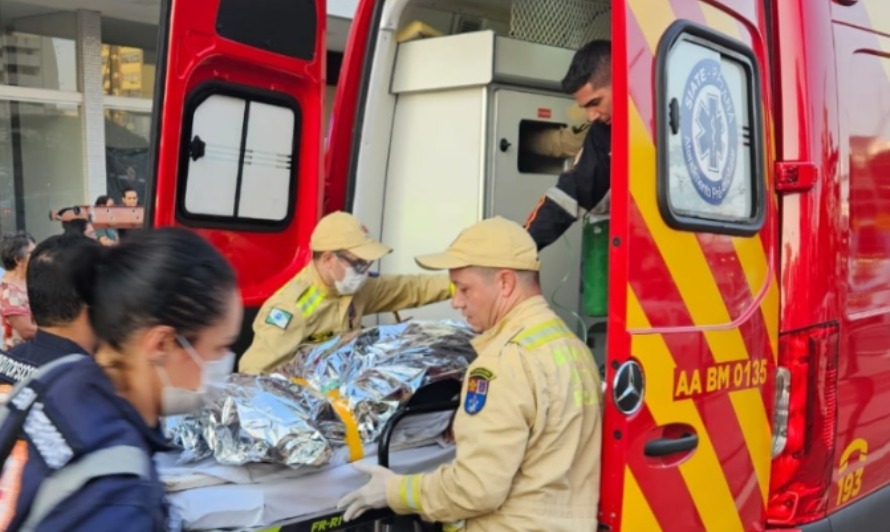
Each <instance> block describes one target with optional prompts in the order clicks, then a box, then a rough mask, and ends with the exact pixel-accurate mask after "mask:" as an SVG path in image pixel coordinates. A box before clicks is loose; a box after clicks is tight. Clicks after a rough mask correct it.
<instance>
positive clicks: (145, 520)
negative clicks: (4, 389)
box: [0, 353, 170, 532]
mask: <svg viewBox="0 0 890 532" xmlns="http://www.w3.org/2000/svg"><path fill="white" fill-rule="evenodd" d="M32 354H34V353H32ZM66 354H67V353H66ZM35 362H36V360H35ZM56 371H61V372H63V373H62V374H60V375H59V376H58V378H57V380H55V381H54V382H53V383H52V385H51V386H49V387H48V390H47V391H45V392H44V394H43V395H42V396H40V397H39V398H38V400H37V402H36V403H35V404H34V407H33V408H32V411H31V413H30V415H29V422H31V425H30V428H29V425H28V423H26V425H25V429H23V438H24V442H22V441H20V442H19V446H20V448H18V449H17V451H14V452H13V455H12V456H11V458H14V457H15V456H16V452H18V453H19V456H20V457H21V456H22V452H23V448H22V447H23V446H25V445H26V449H27V455H26V456H25V460H24V467H23V468H16V467H12V468H10V467H7V468H6V471H5V472H4V475H14V478H4V479H3V483H4V484H5V483H6V482H11V483H12V485H13V486H18V494H17V497H15V496H13V497H6V496H5V500H3V501H0V515H2V514H3V513H4V512H5V511H9V510H11V509H12V508H11V507H10V506H11V505H12V503H15V515H14V517H13V519H12V523H11V529H13V530H14V529H15V528H17V527H19V526H21V524H22V523H23V522H24V521H25V519H26V514H27V510H28V508H30V506H31V504H32V502H33V499H34V495H35V493H36V491H37V488H38V487H39V486H40V483H41V482H42V481H43V480H44V479H45V478H46V477H47V476H49V475H50V474H52V473H53V471H55V470H56V469H57V468H59V467H63V466H64V464H68V463H72V462H74V461H77V460H78V459H79V458H81V457H82V456H84V455H86V454H89V453H91V452H95V451H97V450H99V449H104V448H108V447H112V446H117V445H128V446H134V447H137V448H139V449H142V450H143V451H145V453H146V456H147V457H150V456H151V455H152V454H154V453H155V452H158V451H165V450H168V449H169V447H168V446H167V443H166V441H165V440H164V438H163V437H162V435H161V432H160V431H159V430H158V429H156V428H152V427H150V426H149V425H148V424H147V423H146V422H145V421H144V420H143V419H142V417H141V416H140V415H139V413H138V412H136V410H135V408H133V406H132V405H131V404H130V403H129V402H127V401H126V400H124V399H122V398H121V397H120V396H119V395H118V394H117V393H116V391H115V389H114V387H113V385H112V383H111V381H110V380H109V379H108V377H107V376H106V375H105V372H104V371H103V370H102V368H100V367H99V365H98V364H96V362H95V361H94V360H93V359H92V358H86V359H83V360H79V361H77V362H74V363H72V364H67V365H64V366H62V367H60V368H58V369H57V370H56ZM35 410H37V411H38V412H39V415H36V416H35ZM30 416H34V417H33V419H31V418H30ZM60 464H61V465H60ZM7 465H9V464H8V463H7ZM10 495H16V494H14V493H11V494H10ZM7 515H8V514H7ZM168 515H169V513H168V507H167V503H166V500H165V497H164V486H163V484H162V483H161V482H160V480H159V478H158V474H157V471H156V470H155V469H154V467H152V472H151V480H150V481H146V480H143V479H140V478H139V477H136V476H124V475H117V476H106V477H100V478H98V479H95V480H93V481H91V482H90V483H88V484H87V485H86V486H84V487H83V489H81V490H79V491H77V492H76V493H74V494H73V495H72V496H70V497H69V498H68V499H66V500H65V501H63V502H62V503H60V504H59V505H58V506H57V507H56V508H55V509H54V510H53V511H52V513H50V514H49V515H48V516H47V517H46V519H44V521H43V522H42V523H40V525H39V526H38V529H37V530H38V532H43V531H45V532H50V531H52V532H56V531H60V530H65V531H87V530H89V531H100V530H103V531H104V530H127V531H134V532H141V531H152V532H153V531H159V532H160V531H162V530H168V525H169V524H170V523H168Z"/></svg>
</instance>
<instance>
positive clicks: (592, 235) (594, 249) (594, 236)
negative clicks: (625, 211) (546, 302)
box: [581, 217, 609, 317]
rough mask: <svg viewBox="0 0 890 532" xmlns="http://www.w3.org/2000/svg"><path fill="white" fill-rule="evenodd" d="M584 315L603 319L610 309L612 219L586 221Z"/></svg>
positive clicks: (582, 246)
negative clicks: (610, 227)
mask: <svg viewBox="0 0 890 532" xmlns="http://www.w3.org/2000/svg"><path fill="white" fill-rule="evenodd" d="M581 253H582V257H583V263H582V267H581V268H582V269H581V277H582V283H583V296H584V312H585V313H586V314H587V315H588V316H593V317H604V316H605V315H606V312H607V311H608V306H609V280H608V273H609V220H608V219H606V220H603V219H599V220H597V219H593V220H591V218H589V217H585V218H584V228H583V237H582V239H581Z"/></svg>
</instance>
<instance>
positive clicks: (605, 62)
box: [525, 40, 612, 250]
mask: <svg viewBox="0 0 890 532" xmlns="http://www.w3.org/2000/svg"><path fill="white" fill-rule="evenodd" d="M562 88H563V90H564V91H565V92H566V93H567V94H571V95H572V96H573V97H574V98H575V102H576V103H577V104H578V106H579V107H580V108H582V109H583V110H584V112H585V114H586V115H587V120H588V121H589V122H590V126H589V127H587V128H586V129H584V130H577V131H578V133H579V134H580V133H582V132H583V131H586V133H584V143H583V147H582V148H581V151H580V152H578V156H577V157H576V158H575V165H574V166H573V167H572V169H570V170H568V171H566V172H563V173H562V174H560V176H559V179H558V180H557V182H556V186H554V187H551V188H550V189H549V190H547V191H546V193H545V194H544V195H543V196H541V198H540V199H539V200H538V203H537V204H536V205H535V206H534V208H533V209H532V211H531V213H530V214H529V215H528V218H527V219H526V222H525V228H526V230H527V231H528V232H529V234H531V235H532V238H534V240H535V244H536V245H537V247H538V250H541V249H544V248H546V247H547V246H549V245H550V244H552V243H553V242H555V241H556V240H557V239H559V237H561V236H562V235H563V233H565V232H566V230H568V228H569V227H571V226H572V224H573V223H575V221H576V220H577V219H578V218H579V217H580V216H581V215H582V214H583V213H584V212H591V211H594V212H599V213H605V212H608V194H609V190H610V187H611V180H610V179H611V178H610V169H611V157H612V44H611V43H610V42H609V41H604V40H594V41H591V42H589V43H587V44H586V45H584V46H583V47H582V48H581V49H580V50H578V51H577V52H576V53H575V55H574V57H573V58H572V64H571V65H570V66H569V70H568V72H567V73H566V75H565V77H564V78H563V80H562ZM570 136H571V135H570ZM572 138H575V139H577V135H575V136H572ZM569 148H570V149H574V145H572V146H569Z"/></svg>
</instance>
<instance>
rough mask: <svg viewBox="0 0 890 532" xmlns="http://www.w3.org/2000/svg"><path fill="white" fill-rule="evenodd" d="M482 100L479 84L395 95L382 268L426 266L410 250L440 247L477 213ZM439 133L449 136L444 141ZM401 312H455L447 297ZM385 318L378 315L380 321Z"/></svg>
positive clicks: (436, 315)
mask: <svg viewBox="0 0 890 532" xmlns="http://www.w3.org/2000/svg"><path fill="white" fill-rule="evenodd" d="M485 100H486V91H485V89H484V88H481V87H479V88H470V89H461V90H453V91H447V92H436V93H418V94H408V95H402V96H400V97H399V100H398V104H397V106H396V114H395V121H394V123H393V136H392V149H391V152H390V162H389V171H388V173H387V180H386V191H385V198H386V203H385V205H384V212H383V235H382V236H383V242H384V243H386V244H387V245H389V246H392V248H393V252H392V253H391V254H390V255H387V256H386V257H384V258H383V259H382V261H381V265H380V270H381V272H382V273H428V272H425V270H422V269H421V268H420V267H418V266H417V264H416V263H415V262H414V257H415V256H417V255H420V254H424V253H435V252H438V251H442V250H444V249H445V248H447V247H448V246H449V245H450V244H451V242H452V241H453V240H454V239H455V238H456V237H457V234H458V233H459V232H460V231H461V230H462V229H464V228H466V227H468V226H470V225H472V224H473V223H475V222H477V221H479V220H480V218H481V213H482V187H483V179H484V173H483V168H484V161H485V153H484V144H485V143H484V140H483V139H484V137H483V135H484V129H483V127H482V124H484V123H485V119H484V117H485ZM430 117H436V118H435V120H431V119H430ZM443 139H448V141H449V142H448V145H447V147H446V146H443V144H442V142H443ZM446 148H447V149H446ZM457 154H459V155H460V156H457ZM401 314H402V318H405V317H408V316H410V317H413V318H416V319H442V318H458V319H459V318H460V314H459V313H458V312H457V311H455V310H454V309H452V308H451V304H450V302H443V303H438V304H435V305H430V306H427V307H424V308H420V309H413V310H409V311H405V312H403V313H401ZM390 318H391V316H381V321H382V322H387V321H389V320H390Z"/></svg>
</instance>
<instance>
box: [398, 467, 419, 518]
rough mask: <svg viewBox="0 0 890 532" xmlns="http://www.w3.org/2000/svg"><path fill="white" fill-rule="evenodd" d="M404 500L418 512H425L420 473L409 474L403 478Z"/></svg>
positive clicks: (402, 494)
mask: <svg viewBox="0 0 890 532" xmlns="http://www.w3.org/2000/svg"><path fill="white" fill-rule="evenodd" d="M401 497H402V502H403V503H405V505H406V506H408V507H409V508H411V509H412V510H414V511H415V512H417V513H423V505H421V504H420V475H408V476H406V477H405V478H404V479H402V490H401Z"/></svg>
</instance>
